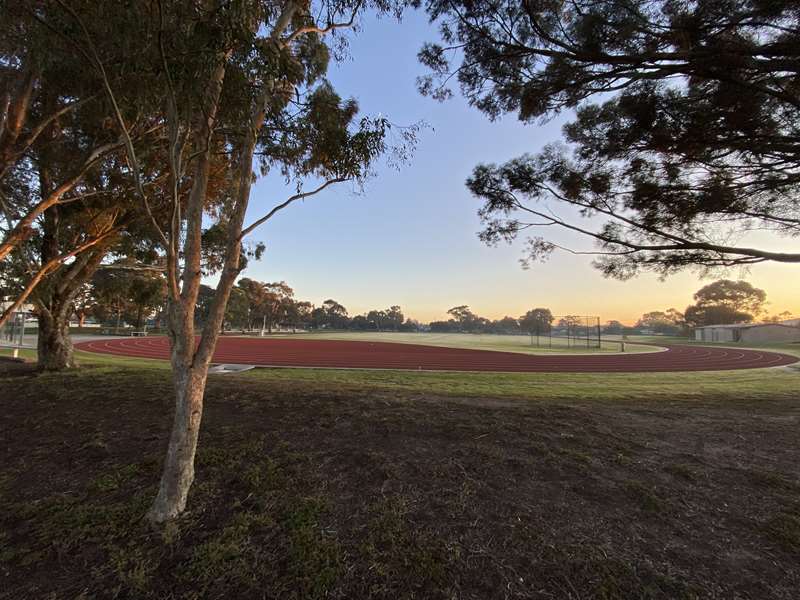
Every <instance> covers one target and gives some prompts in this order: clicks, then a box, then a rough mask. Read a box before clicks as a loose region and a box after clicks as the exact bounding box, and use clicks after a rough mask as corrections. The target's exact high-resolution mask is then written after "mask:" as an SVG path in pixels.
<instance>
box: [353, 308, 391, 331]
mask: <svg viewBox="0 0 800 600" xmlns="http://www.w3.org/2000/svg"><path fill="white" fill-rule="evenodd" d="M385 322H386V311H383V310H371V311H369V312H368V313H367V314H366V315H364V318H363V321H362V320H361V319H359V321H358V323H357V324H356V328H357V329H359V328H360V329H362V330H366V329H374V330H376V331H381V329H383V327H384V323H385Z"/></svg>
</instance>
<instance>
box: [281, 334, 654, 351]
mask: <svg viewBox="0 0 800 600" xmlns="http://www.w3.org/2000/svg"><path fill="white" fill-rule="evenodd" d="M298 335H302V336H303V337H304V338H305V337H311V338H316V339H327V340H354V341H374V342H391V343H395V344H422V345H424V346H444V347H446V348H470V349H474V350H496V351H501V352H519V353H523V354H549V353H559V354H572V353H575V354H586V353H595V352H619V351H620V343H619V342H618V341H616V340H608V341H603V342H602V344H601V347H600V348H597V347H596V346H589V347H587V345H586V340H585V339H584V340H569V341H568V340H567V339H566V338H562V337H553V338H552V339H550V338H547V337H545V336H542V337H540V338H539V344H538V345H537V343H536V337H534V338H533V340H531V337H530V336H527V335H496V334H477V333H396V332H391V331H383V332H369V331H367V332H356V331H341V332H325V331H314V332H309V333H302V334H291V333H290V334H273V335H272V337H296V336H298ZM531 342H533V343H531ZM590 342H591V343H593V344H595V343H596V340H590ZM657 350H658V348H657V347H655V346H644V345H628V346H626V352H655V351H657Z"/></svg>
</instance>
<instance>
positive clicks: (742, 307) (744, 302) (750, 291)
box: [694, 279, 767, 316]
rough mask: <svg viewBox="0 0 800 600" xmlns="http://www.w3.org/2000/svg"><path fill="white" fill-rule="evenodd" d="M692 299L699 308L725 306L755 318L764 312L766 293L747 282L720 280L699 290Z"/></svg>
mask: <svg viewBox="0 0 800 600" xmlns="http://www.w3.org/2000/svg"><path fill="white" fill-rule="evenodd" d="M694 299H695V302H696V303H697V304H698V305H700V306H727V307H729V308H732V309H734V310H738V311H743V312H747V313H751V314H752V315H754V316H757V315H758V314H760V313H761V312H762V311H763V310H764V304H765V303H766V301H767V293H766V292H765V291H764V290H762V289H759V288H757V287H754V286H753V285H752V284H750V283H748V282H747V281H741V280H740V281H731V280H730V279H720V280H719V281H715V282H713V283H710V284H708V285H706V286H703V287H702V288H700V289H699V290H698V291H697V292H696V293H695V294H694Z"/></svg>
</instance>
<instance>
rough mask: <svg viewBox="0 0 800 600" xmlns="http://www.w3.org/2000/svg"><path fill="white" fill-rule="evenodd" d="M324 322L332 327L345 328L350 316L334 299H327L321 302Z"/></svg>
mask: <svg viewBox="0 0 800 600" xmlns="http://www.w3.org/2000/svg"><path fill="white" fill-rule="evenodd" d="M322 310H323V315H324V324H325V325H327V326H328V327H331V328H333V329H346V328H347V324H348V323H349V322H350V318H349V316H348V315H347V309H346V308H345V307H344V306H342V305H341V304H339V303H338V302H337V301H336V300H332V299H328V300H325V302H323V303H322Z"/></svg>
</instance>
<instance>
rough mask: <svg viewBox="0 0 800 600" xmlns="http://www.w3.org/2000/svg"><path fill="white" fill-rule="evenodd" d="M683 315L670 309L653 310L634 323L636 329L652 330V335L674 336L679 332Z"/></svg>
mask: <svg viewBox="0 0 800 600" xmlns="http://www.w3.org/2000/svg"><path fill="white" fill-rule="evenodd" d="M683 321H684V317H683V314H681V313H680V312H678V311H677V310H675V309H674V308H670V309H668V310H666V311H660V310H655V311H651V312H648V313H645V314H643V315H642V316H641V318H639V320H638V321H637V322H636V327H638V328H646V329H650V330H652V331H653V332H654V333H660V334H664V335H675V334H677V333H679V332H680V329H681V325H682V324H683Z"/></svg>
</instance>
